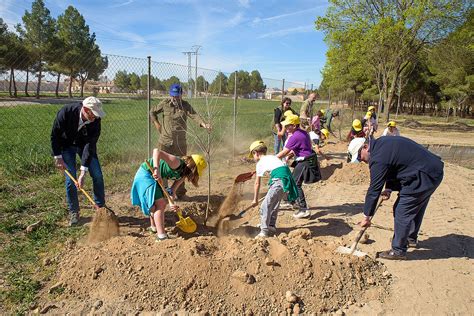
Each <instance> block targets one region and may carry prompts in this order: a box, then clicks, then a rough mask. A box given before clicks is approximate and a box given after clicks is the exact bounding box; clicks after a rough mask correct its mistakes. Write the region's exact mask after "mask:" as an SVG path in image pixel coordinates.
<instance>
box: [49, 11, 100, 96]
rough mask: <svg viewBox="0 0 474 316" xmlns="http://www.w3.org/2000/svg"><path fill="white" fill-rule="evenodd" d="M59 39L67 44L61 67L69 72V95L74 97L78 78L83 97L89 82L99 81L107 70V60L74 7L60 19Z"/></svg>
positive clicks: (93, 35)
mask: <svg viewBox="0 0 474 316" xmlns="http://www.w3.org/2000/svg"><path fill="white" fill-rule="evenodd" d="M58 37H59V39H60V40H61V41H62V42H63V43H65V53H64V55H63V58H61V65H62V66H63V67H64V68H66V69H67V70H68V75H69V87H68V95H69V97H72V82H73V81H74V80H75V79H76V78H77V80H78V81H79V82H80V84H81V96H82V95H83V90H84V85H85V83H86V82H87V80H89V79H95V80H96V79H98V76H99V75H100V74H101V73H102V72H103V71H104V70H105V68H107V59H106V58H104V57H102V56H101V52H100V49H99V46H97V44H96V43H95V34H94V33H92V34H90V32H89V26H88V25H87V24H86V21H85V20H84V17H83V16H82V15H81V14H80V13H79V11H78V10H77V9H76V8H74V7H73V6H69V7H68V8H67V9H66V11H64V13H63V14H62V15H60V16H59V17H58Z"/></svg>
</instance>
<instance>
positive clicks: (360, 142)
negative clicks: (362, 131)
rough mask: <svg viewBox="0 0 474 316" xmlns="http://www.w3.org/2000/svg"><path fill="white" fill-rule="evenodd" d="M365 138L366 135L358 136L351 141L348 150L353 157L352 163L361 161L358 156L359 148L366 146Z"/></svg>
mask: <svg viewBox="0 0 474 316" xmlns="http://www.w3.org/2000/svg"><path fill="white" fill-rule="evenodd" d="M364 143H365V138H364V137H356V138H354V139H353V140H352V141H351V142H350V143H349V147H348V148H347V151H348V153H349V157H350V159H351V163H354V162H359V160H357V157H358V156H359V149H361V147H362V146H364Z"/></svg>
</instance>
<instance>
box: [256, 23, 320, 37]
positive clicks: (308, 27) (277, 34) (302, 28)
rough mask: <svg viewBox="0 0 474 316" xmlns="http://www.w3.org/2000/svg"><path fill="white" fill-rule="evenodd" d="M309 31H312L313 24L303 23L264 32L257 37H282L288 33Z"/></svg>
mask: <svg viewBox="0 0 474 316" xmlns="http://www.w3.org/2000/svg"><path fill="white" fill-rule="evenodd" d="M311 31H314V26H313V25H304V26H298V27H293V28H288V29H282V30H278V31H275V32H269V33H265V34H262V35H260V36H259V37H258V38H272V37H282V36H286V35H289V34H296V33H308V32H311Z"/></svg>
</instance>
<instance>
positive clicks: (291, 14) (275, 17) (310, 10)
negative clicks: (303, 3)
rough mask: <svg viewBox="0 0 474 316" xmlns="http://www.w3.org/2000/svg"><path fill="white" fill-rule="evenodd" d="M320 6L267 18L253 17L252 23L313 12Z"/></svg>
mask: <svg viewBox="0 0 474 316" xmlns="http://www.w3.org/2000/svg"><path fill="white" fill-rule="evenodd" d="M320 7H321V6H317V7H314V8H309V9H304V10H300V11H294V12H290V13H284V14H279V15H274V16H269V17H266V18H260V17H256V18H255V19H253V21H252V24H259V23H262V22H269V21H274V20H278V19H282V18H286V17H289V16H293V15H298V14H302V13H307V12H312V11H315V10H317V9H320Z"/></svg>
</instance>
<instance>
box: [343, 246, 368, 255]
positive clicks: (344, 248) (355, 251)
mask: <svg viewBox="0 0 474 316" xmlns="http://www.w3.org/2000/svg"><path fill="white" fill-rule="evenodd" d="M336 252H338V253H342V254H345V255H354V256H357V257H365V256H367V253H365V252H362V251H359V250H354V252H352V250H351V248H349V247H343V246H339V247H337V249H336Z"/></svg>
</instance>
